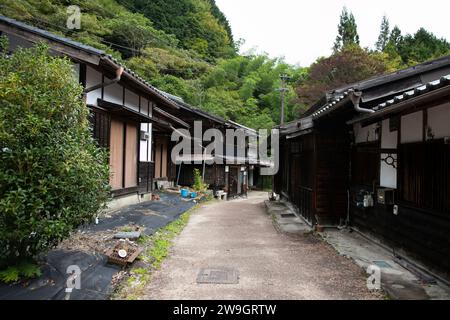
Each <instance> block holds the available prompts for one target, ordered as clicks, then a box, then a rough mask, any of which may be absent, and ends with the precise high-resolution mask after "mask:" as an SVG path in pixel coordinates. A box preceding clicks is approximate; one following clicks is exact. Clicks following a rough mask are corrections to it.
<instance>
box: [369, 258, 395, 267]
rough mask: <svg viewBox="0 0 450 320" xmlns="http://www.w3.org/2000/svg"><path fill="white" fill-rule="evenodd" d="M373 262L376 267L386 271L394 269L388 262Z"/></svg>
mask: <svg viewBox="0 0 450 320" xmlns="http://www.w3.org/2000/svg"><path fill="white" fill-rule="evenodd" d="M372 262H373V264H374V265H376V266H378V267H380V268H385V269H388V268H392V266H391V265H390V264H389V263H387V262H386V261H382V260H380V261H372Z"/></svg>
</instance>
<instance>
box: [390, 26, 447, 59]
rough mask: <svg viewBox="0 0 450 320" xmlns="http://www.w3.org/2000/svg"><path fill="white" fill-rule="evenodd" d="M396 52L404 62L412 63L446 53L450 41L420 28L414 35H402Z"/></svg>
mask: <svg viewBox="0 0 450 320" xmlns="http://www.w3.org/2000/svg"><path fill="white" fill-rule="evenodd" d="M397 52H398V54H399V55H400V56H401V58H402V60H403V62H404V63H405V64H407V65H414V64H417V63H420V62H424V61H427V60H431V59H435V58H438V57H441V56H443V55H445V54H448V53H449V52H450V43H448V42H447V41H446V40H445V39H439V38H437V37H436V36H435V35H434V34H432V33H431V32H428V31H426V30H425V29H424V28H420V29H419V30H418V31H417V32H416V33H415V34H414V35H410V34H407V35H406V36H404V37H402V39H401V41H400V42H399V44H398V45H397Z"/></svg>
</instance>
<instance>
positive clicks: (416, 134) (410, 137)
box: [401, 111, 423, 143]
mask: <svg viewBox="0 0 450 320" xmlns="http://www.w3.org/2000/svg"><path fill="white" fill-rule="evenodd" d="M422 128H423V112H422V111H418V112H414V113H411V114H407V115H405V116H402V118H401V130H402V134H401V142H402V143H410V142H420V141H422V139H423V130H422Z"/></svg>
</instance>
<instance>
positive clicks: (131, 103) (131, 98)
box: [125, 89, 139, 112]
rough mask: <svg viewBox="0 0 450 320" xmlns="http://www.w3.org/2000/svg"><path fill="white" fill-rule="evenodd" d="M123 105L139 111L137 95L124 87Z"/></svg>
mask: <svg viewBox="0 0 450 320" xmlns="http://www.w3.org/2000/svg"><path fill="white" fill-rule="evenodd" d="M125 106H127V107H129V108H131V109H133V110H135V111H138V112H139V95H137V94H136V93H134V92H132V91H130V90H128V89H125Z"/></svg>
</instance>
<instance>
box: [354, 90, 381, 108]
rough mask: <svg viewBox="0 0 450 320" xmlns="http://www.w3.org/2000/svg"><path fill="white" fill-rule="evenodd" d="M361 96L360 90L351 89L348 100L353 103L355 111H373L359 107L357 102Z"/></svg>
mask: <svg viewBox="0 0 450 320" xmlns="http://www.w3.org/2000/svg"><path fill="white" fill-rule="evenodd" d="M361 96H362V92H361V91H353V92H351V94H350V100H351V101H352V103H353V107H354V108H355V111H356V112H359V113H374V112H375V110H372V109H365V108H361V107H360V106H359V104H360V102H361Z"/></svg>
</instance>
